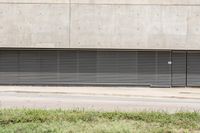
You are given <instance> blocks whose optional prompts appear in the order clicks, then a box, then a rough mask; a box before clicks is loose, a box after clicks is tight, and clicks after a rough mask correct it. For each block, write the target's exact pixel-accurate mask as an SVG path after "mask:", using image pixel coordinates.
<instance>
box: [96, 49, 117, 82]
mask: <svg viewBox="0 0 200 133" xmlns="http://www.w3.org/2000/svg"><path fill="white" fill-rule="evenodd" d="M118 81H119V80H118V77H117V52H110V51H108V52H97V82H98V83H111V84H112V83H118Z"/></svg>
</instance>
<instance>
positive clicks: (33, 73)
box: [0, 50, 171, 86]
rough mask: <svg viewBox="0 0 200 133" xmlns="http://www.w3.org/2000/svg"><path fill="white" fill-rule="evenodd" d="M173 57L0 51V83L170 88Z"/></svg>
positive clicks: (161, 54) (136, 53)
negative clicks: (170, 63) (171, 58)
mask: <svg viewBox="0 0 200 133" xmlns="http://www.w3.org/2000/svg"><path fill="white" fill-rule="evenodd" d="M170 57H171V56H170V52H155V51H152V52H150V51H143V52H142V51H77V50H71V51H70V50H50V51H49V50H40V51H39V50H35V51H34V50H18V51H17V50H13V51H0V73H1V75H0V83H1V84H33V85H41V84H43V85H51V84H54V85H57V84H119V85H142V86H170V83H171V82H170V81H171V79H170V77H171V75H170V74H171V73H170V72H171V69H170V68H171V67H170V65H169V64H168V61H170Z"/></svg>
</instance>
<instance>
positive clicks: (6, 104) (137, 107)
mask: <svg viewBox="0 0 200 133" xmlns="http://www.w3.org/2000/svg"><path fill="white" fill-rule="evenodd" d="M0 108H41V109H60V108H62V109H86V110H98V111H141V110H150V111H152V110H154V111H168V112H176V111H180V110H181V111H200V99H177V98H145V97H121V96H104V95H98V96H97V95H96V96H93V95H70V94H60V93H25V92H24V93H23V92H20V93H17V92H0Z"/></svg>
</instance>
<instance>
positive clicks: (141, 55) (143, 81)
mask: <svg viewBox="0 0 200 133" xmlns="http://www.w3.org/2000/svg"><path fill="white" fill-rule="evenodd" d="M137 70H138V85H147V86H152V85H154V84H155V82H156V52H148V51H144V52H138V69H137Z"/></svg>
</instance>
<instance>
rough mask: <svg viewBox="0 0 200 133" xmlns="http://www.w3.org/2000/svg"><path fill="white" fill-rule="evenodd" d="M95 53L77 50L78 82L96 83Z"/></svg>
mask: <svg viewBox="0 0 200 133" xmlns="http://www.w3.org/2000/svg"><path fill="white" fill-rule="evenodd" d="M96 64H97V53H96V52H95V51H94V52H91V51H78V82H79V83H82V84H83V83H84V84H88V83H89V84H90V83H96V82H97V78H96V71H97V70H96Z"/></svg>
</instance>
